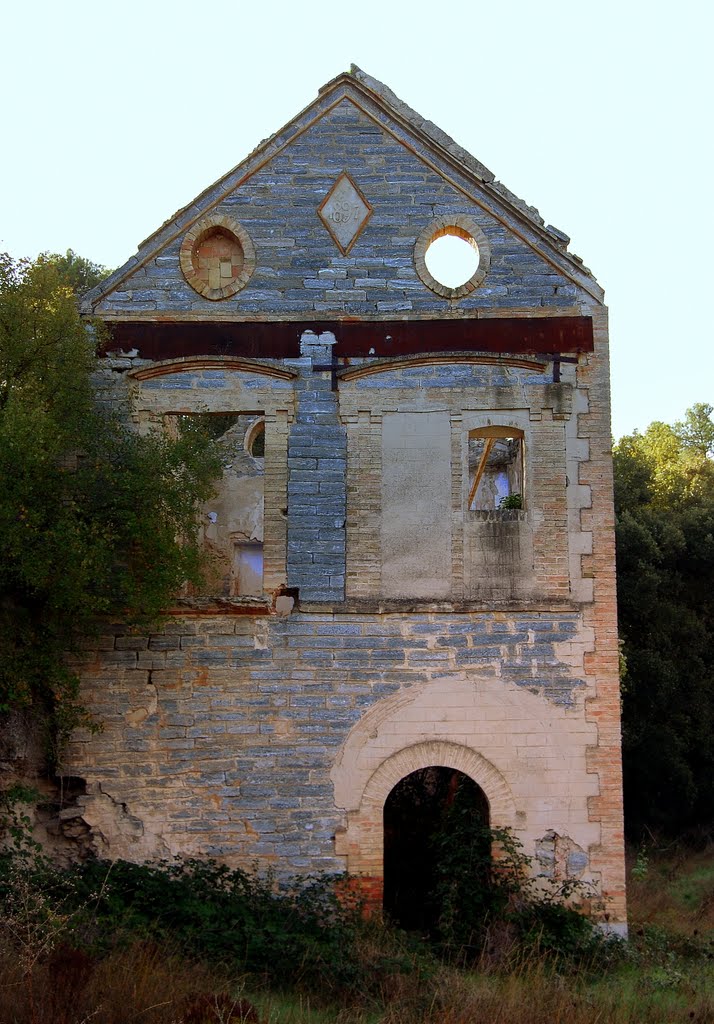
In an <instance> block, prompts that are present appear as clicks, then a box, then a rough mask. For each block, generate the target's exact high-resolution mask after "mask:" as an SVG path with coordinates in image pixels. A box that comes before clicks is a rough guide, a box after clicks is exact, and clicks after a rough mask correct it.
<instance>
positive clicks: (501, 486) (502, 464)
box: [466, 426, 525, 512]
mask: <svg viewBox="0 0 714 1024" xmlns="http://www.w3.org/2000/svg"><path fill="white" fill-rule="evenodd" d="M523 447H524V446H523V431H522V430H519V429H518V428H517V427H501V426H493V427H479V428H477V429H476V430H471V431H469V438H468V478H469V492H468V499H467V504H466V508H467V509H468V510H469V511H472V512H475V511H493V510H507V509H522V508H525V488H524V459H523V455H524V452H523Z"/></svg>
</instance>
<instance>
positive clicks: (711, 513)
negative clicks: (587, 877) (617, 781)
mask: <svg viewBox="0 0 714 1024" xmlns="http://www.w3.org/2000/svg"><path fill="white" fill-rule="evenodd" d="M712 411H713V410H712V406H711V405H706V404H702V403H700V404H698V405H695V406H694V407H693V408H692V409H690V410H689V411H688V412H687V414H686V416H685V419H684V420H683V421H682V422H678V423H675V424H674V425H673V426H669V425H667V424H665V423H659V422H657V423H652V424H651V425H650V426H649V427H648V429H647V430H646V431H645V432H644V433H642V434H639V433H634V434H632V435H630V436H628V437H624V438H622V440H621V441H620V442H619V443H618V444H617V445H616V447H615V452H614V456H615V506H616V516H617V558H618V564H617V574H618V602H619V615H620V636H621V638H622V640H623V653H624V663H625V666H626V669H625V676H624V680H623V684H624V686H623V688H624V695H623V756H624V776H625V818H626V822H627V825H628V829H629V831H630V832H631V833H632V834H636V833H638V832H639V831H641V830H642V828H643V827H645V826H648V827H650V828H652V827H654V828H656V829H658V830H662V831H666V832H677V831H681V830H683V829H687V828H692V827H695V826H699V827H701V826H704V827H708V828H711V825H712V823H713V821H714V813H713V812H714V585H713V584H714V459H713V456H714V423H713V422H712V419H711V416H712Z"/></svg>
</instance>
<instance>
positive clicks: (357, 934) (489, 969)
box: [0, 849, 714, 1024]
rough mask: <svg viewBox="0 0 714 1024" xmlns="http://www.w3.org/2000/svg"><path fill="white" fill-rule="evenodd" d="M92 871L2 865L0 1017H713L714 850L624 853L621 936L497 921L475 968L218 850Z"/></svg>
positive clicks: (114, 1021)
mask: <svg viewBox="0 0 714 1024" xmlns="http://www.w3.org/2000/svg"><path fill="white" fill-rule="evenodd" d="M101 871H104V872H105V874H104V875H102V874H101ZM101 871H100V869H99V867H98V866H96V865H94V866H93V867H92V868H91V869H89V870H88V872H87V874H86V875H85V876H73V878H72V880H71V882H68V880H67V878H66V877H65V878H64V879H61V878H60V879H58V878H57V876H55V877H54V880H53V881H52V882H51V883H49V884H48V883H47V880H46V879H45V882H44V883H42V884H39V882H38V877H39V876H36V875H35V876H33V874H32V872H31V871H28V870H19V869H16V871H15V875H14V877H13V878H12V880H11V882H12V884H11V885H8V884H7V883H8V881H9V880H10V879H9V877H8V876H6V879H5V887H4V890H3V891H2V892H0V897H2V900H3V904H4V915H3V916H0V1024H50V1022H51V1024H85V1022H90V1021H93V1022H96V1024H125V1022H127V1024H128V1022H133V1021H137V1022H140V1024H238V1022H248V1021H250V1022H251V1024H256V1022H261V1024H479V1022H481V1021H483V1022H489V1024H604V1022H608V1024H685V1022H692V1021H693V1022H695V1024H712V1022H714V927H713V921H712V913H713V911H712V907H713V905H714V895H713V894H714V853H713V852H712V850H711V849H710V850H709V851H708V852H698V853H687V852H685V851H680V850H673V851H669V852H667V853H666V854H665V855H659V856H656V855H654V854H651V855H650V856H649V859H647V858H645V857H644V856H643V855H640V856H639V857H637V858H634V859H633V865H632V871H631V876H632V877H631V883H630V898H631V902H630V920H631V933H632V941H631V942H630V943H628V944H621V943H615V944H613V945H611V946H603V945H597V944H595V945H593V946H592V947H591V948H590V949H589V950H586V949H584V948H582V947H581V948H580V949H579V952H578V955H577V956H575V955H573V956H566V955H554V953H553V949H552V943H553V936H552V934H550V933H549V934H548V935H546V934H545V932H543V935H542V936H541V937H540V938H539V935H538V934H537V929H535V928H531V931H530V932H529V934H528V936H527V941H526V939H525V938H524V936H523V934H521V935H516V934H515V933H514V931H513V928H512V927H511V926H510V925H509V924H508V922H506V923H505V924H504V922H494V924H493V925H492V926H491V928H490V929H489V931H488V934H487V935H486V941H485V942H484V944H483V951H482V953H481V955H480V958H479V959H478V961H477V963H476V965H475V966H474V967H471V968H469V969H468V970H460V969H458V968H456V967H454V966H451V965H449V963H448V962H444V959H443V956H442V957H438V956H437V955H436V954H435V952H434V950H433V949H430V948H429V946H428V945H427V943H426V942H425V941H423V940H417V939H413V938H411V937H409V936H405V935H404V933H402V932H399V931H397V930H390V929H388V928H384V927H381V926H375V925H364V924H363V923H362V922H361V920H360V918H359V914H358V913H357V911H356V908H354V907H349V906H344V905H343V904H341V903H340V902H339V901H335V900H334V899H333V890H332V889H331V888H330V886H329V885H325V884H323V883H322V882H319V883H318V882H315V883H310V884H309V885H308V886H307V887H306V886H305V885H301V886H296V887H294V889H293V890H292V891H288V892H283V893H282V895H277V894H276V892H275V889H274V888H271V886H270V885H266V884H264V883H262V882H260V881H259V880H256V879H254V878H251V877H250V876H244V875H241V874H231V873H230V872H227V871H226V870H224V869H220V868H217V867H216V866H215V865H214V866H211V865H195V866H194V868H193V869H192V870H189V871H186V870H185V869H184V868H179V867H175V868H171V869H169V868H168V867H164V868H138V867H137V866H135V865H115V866H114V867H112V868H111V870H110V871H109V873H108V875H107V874H106V869H101ZM0 890H2V884H1V879H0ZM543 938H547V940H548V941H547V942H543V941H541V939H543Z"/></svg>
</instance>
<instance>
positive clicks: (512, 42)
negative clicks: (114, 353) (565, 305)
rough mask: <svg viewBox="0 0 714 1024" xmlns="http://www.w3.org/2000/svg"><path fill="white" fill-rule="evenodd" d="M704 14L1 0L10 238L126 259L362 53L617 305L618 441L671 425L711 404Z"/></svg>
mask: <svg viewBox="0 0 714 1024" xmlns="http://www.w3.org/2000/svg"><path fill="white" fill-rule="evenodd" d="M712 10H713V8H712V6H711V4H710V3H705V2H695V0H681V2H679V3H677V4H672V3H671V2H667V3H665V2H661V0H649V2H644V0H629V2H628V0H620V2H613V0H600V2H598V3H596V4H595V3H592V4H589V3H588V4H586V3H578V2H577V0H570V2H561V0H540V2H538V3H536V2H527V0H510V2H508V3H501V4H497V3H494V2H493V0H489V2H488V3H485V2H483V0H440V2H439V3H432V4H419V3H417V2H416V0H411V2H402V0H392V2H389V0H381V2H375V0H355V2H353V3H350V2H348V0H341V2H339V3H337V2H332V3H329V2H323V0H315V2H310V0H303V2H300V3H298V2H283V0H272V2H271V0H265V2H264V3H262V4H260V3H256V2H255V0H251V2H246V0H222V2H218V3H215V2H214V3H208V2H205V3H201V2H200V0H194V2H192V3H188V2H184V0H143V2H138V0H124V2H122V3H117V2H113V0H109V2H107V0H105V2H104V3H101V2H97V0H94V2H84V0H75V2H72V0H66V2H65V3H63V4H58V3H56V2H55V0H52V2H50V0H35V2H33V3H31V4H29V3H28V4H26V5H22V6H21V5H20V4H13V5H12V9H8V6H7V5H5V6H4V8H3V13H2V14H0V66H2V70H3V84H4V87H5V97H4V104H3V111H2V114H1V115H0V139H1V140H2V150H3V159H2V163H1V165H0V249H6V250H8V251H10V252H11V253H12V254H13V255H16V256H20V255H27V256H34V255H36V254H37V253H38V252H39V251H41V250H50V251H64V250H65V249H67V248H70V247H71V248H73V249H74V250H75V251H76V252H78V253H80V254H81V255H83V256H86V257H88V258H89V259H92V260H95V261H96V262H99V263H104V264H106V265H108V266H112V267H114V266H118V265H119V264H121V263H123V262H124V261H125V260H126V259H128V257H129V256H130V255H132V253H134V252H135V251H136V247H137V245H138V243H139V242H140V241H141V240H142V239H143V238H145V237H146V236H147V235H148V234H150V233H151V232H152V231H154V230H155V228H157V227H158V226H159V224H160V223H161V222H162V221H163V220H165V219H166V218H167V217H169V216H170V215H171V214H172V213H173V212H174V211H175V210H176V209H178V208H179V207H181V206H183V205H184V204H185V203H187V202H189V201H190V200H191V199H192V198H193V197H194V196H195V195H196V194H197V193H198V192H200V191H202V190H203V189H204V188H205V187H206V186H207V185H208V184H210V183H211V182H212V181H214V180H215V179H216V178H218V177H220V176H221V175H222V174H223V173H224V172H225V171H227V170H229V169H230V168H231V167H232V166H234V165H235V164H236V163H238V162H239V161H240V160H241V159H242V158H243V157H244V156H246V155H247V153H248V152H249V151H250V150H251V149H252V148H253V147H254V146H255V145H256V144H257V143H258V142H259V141H260V140H261V139H263V138H265V137H266V136H268V135H271V134H272V133H273V132H274V131H276V130H277V129H278V128H280V127H281V126H282V125H283V124H284V123H285V122H286V121H288V120H289V119H290V118H291V117H292V116H293V115H294V114H295V113H297V111H298V110H300V109H301V108H302V107H303V106H305V105H306V104H307V103H309V102H310V101H311V100H312V99H313V98H314V97H315V95H316V94H317V90H318V89H319V87H320V86H321V85H323V84H324V83H325V82H326V81H328V80H329V79H331V78H333V77H334V76H335V75H337V74H339V73H340V72H341V71H344V70H346V69H347V68H348V67H349V65H350V63H352V62H354V63H356V64H359V65H360V67H362V68H363V69H364V70H365V71H367V72H368V73H369V74H371V75H373V76H375V77H376V78H379V79H381V80H382V81H384V82H386V83H387V84H388V85H389V86H390V88H392V89H393V90H394V92H396V93H397V95H398V96H400V97H401V98H402V99H403V100H404V101H405V102H406V103H408V104H409V105H410V106H412V107H414V108H415V109H416V110H418V111H419V112H420V113H421V114H423V115H424V116H426V117H429V118H430V119H431V120H433V121H435V122H436V123H437V124H438V125H439V126H440V127H441V128H443V129H444V130H445V131H446V132H448V133H449V134H450V135H452V136H453V137H454V138H455V139H456V141H457V142H458V143H459V144H461V145H462V146H464V148H466V149H467V150H469V151H470V152H471V153H473V154H474V156H476V157H477V158H478V159H479V160H481V161H482V162H483V163H484V164H486V166H487V167H489V168H490V169H491V170H492V171H493V172H494V173H495V174H496V176H497V177H498V178H499V179H500V180H501V181H503V182H504V183H505V184H506V185H507V186H508V187H509V188H510V189H511V190H512V191H514V192H515V193H516V194H517V195H519V196H521V198H523V199H525V200H526V201H527V202H528V203H530V204H532V205H533V206H536V207H537V208H538V209H539V210H540V212H541V215H542V216H543V217H544V218H545V221H546V223H548V224H554V225H555V226H556V227H558V228H561V229H562V230H563V231H565V232H567V234H569V235H570V236H571V238H572V242H571V246H570V248H571V250H572V251H574V252H576V253H578V254H579V255H580V256H582V257H583V259H584V261H585V263H586V265H587V266H589V267H590V268H591V269H592V270H593V272H594V273H595V275H596V276H597V278H598V280H599V281H600V283H601V284H602V285H603V287H604V288H605V290H606V296H607V302H608V305H609V307H610V317H611V342H612V365H613V431H614V433H615V436H621V435H622V434H623V433H626V432H629V431H631V430H632V429H634V428H635V427H637V428H641V429H642V428H644V427H646V426H647V424H648V423H649V422H650V421H651V420H653V419H663V420H666V421H673V420H675V419H677V418H679V417H681V416H682V415H683V413H684V411H685V409H686V408H687V407H688V406H689V405H691V404H692V403H693V402H696V401H711V402H712V404H714V389H713V387H712V382H713V380H714V350H713V344H712V343H713V341H714V339H713V338H712V327H711V317H710V315H708V314H709V309H710V307H711V300H712V296H713V289H712V285H711V255H710V253H711V247H712V241H713V240H714V216H713V214H712V205H711V200H710V194H709V193H710V188H709V186H710V177H711V170H710V149H711V142H710V138H711V134H712V99H713V98H714V97H713V95H712V94H713V90H712V77H711V44H712V30H713V29H714V15H713V14H712ZM200 12H205V13H204V14H201V13H200Z"/></svg>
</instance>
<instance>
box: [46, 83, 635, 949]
mask: <svg viewBox="0 0 714 1024" xmlns="http://www.w3.org/2000/svg"><path fill="white" fill-rule="evenodd" d="M443 234H453V235H456V236H457V237H460V238H464V239H465V240H466V241H467V242H468V243H469V244H471V245H472V246H473V247H474V248H475V249H476V250H477V251H478V269H477V271H476V272H475V274H474V275H473V277H472V278H470V279H469V280H468V281H467V282H465V283H464V284H462V285H458V286H455V287H452V286H450V285H448V284H446V285H445V284H443V283H440V282H439V281H438V280H437V279H435V278H434V277H433V275H432V274H431V272H430V271H429V270H428V269H427V266H426V263H425V253H427V251H428V247H429V244H430V239H434V238H436V237H438V236H440V235H443ZM567 241H568V240H567V237H566V236H564V235H563V234H562V233H561V232H559V231H557V230H556V229H555V228H551V227H546V226H544V224H543V222H542V221H541V219H540V218H539V216H538V214H537V212H536V211H535V210H533V209H532V208H530V207H527V206H526V205H525V204H523V203H522V202H521V201H519V200H517V199H516V197H515V196H513V195H512V194H511V193H510V192H508V190H507V189H505V188H504V187H503V186H502V185H500V183H498V182H497V181H495V179H494V177H493V175H492V174H491V173H490V172H489V171H488V170H487V169H486V168H485V167H483V165H481V164H479V163H478V162H477V161H476V160H474V159H473V158H472V157H470V156H469V155H468V154H466V153H465V152H464V151H463V150H461V149H460V148H459V147H458V146H457V145H456V144H455V143H454V142H453V141H452V140H451V139H449V138H448V137H447V136H445V135H444V134H443V133H441V132H440V131H439V130H438V129H437V128H436V127H435V126H434V125H431V124H429V123H428V122H424V121H423V119H421V118H420V117H419V116H418V115H417V114H415V113H414V111H411V110H410V109H409V108H408V107H406V106H405V105H404V104H403V103H401V101H399V100H398V99H397V98H396V97H395V96H393V94H391V93H390V92H389V90H387V89H386V88H385V87H384V86H382V85H381V84H380V83H378V82H376V81H374V80H373V79H370V78H369V77H368V76H366V75H365V74H364V73H362V72H361V71H359V69H356V68H353V69H352V71H351V72H350V73H349V74H345V75H341V76H339V77H338V78H336V79H335V80H334V81H333V82H331V83H328V85H326V86H325V87H324V88H323V89H322V90H321V91H320V94H319V96H318V98H317V100H316V101H315V102H314V103H313V104H311V105H310V106H309V107H308V108H307V109H306V110H304V111H303V112H302V113H301V114H299V115H298V116H297V117H296V118H295V120H294V121H292V122H291V123H290V124H289V125H287V126H286V127H285V128H284V129H282V130H281V131H280V132H279V133H277V134H276V135H275V136H273V137H272V138H270V139H269V140H268V141H267V142H265V143H263V144H262V145H261V146H260V147H258V149H257V150H256V151H255V152H254V153H252V154H251V155H250V156H249V157H248V159H247V160H246V161H244V162H243V163H242V164H240V165H239V166H238V167H236V168H235V169H234V170H233V171H231V172H230V173H229V174H228V175H226V176H225V177H224V178H223V179H221V180H220V181H219V182H217V183H216V184H215V185H213V186H211V187H210V188H209V189H207V190H206V191H205V192H204V193H203V194H202V195H201V196H199V197H198V198H197V199H196V200H195V201H194V202H193V203H191V204H190V205H189V206H187V207H185V208H184V209H183V210H181V211H179V212H178V213H177V214H176V216H175V217H174V218H173V219H172V220H171V221H169V222H167V223H166V224H165V225H164V226H163V227H162V228H161V229H160V230H159V231H158V232H157V233H156V234H155V235H153V236H152V237H151V238H149V239H147V240H146V241H145V242H144V243H143V244H142V246H141V247H140V249H139V251H138V253H137V255H136V256H135V257H133V258H132V259H131V260H129V262H128V263H127V264H126V265H125V266H124V267H122V268H121V269H120V270H118V271H117V272H116V273H115V274H113V275H112V277H111V278H109V279H108V281H106V282H105V283H104V284H103V285H101V286H100V287H99V288H98V289H96V290H95V292H94V293H90V295H89V297H88V298H87V300H86V312H87V314H89V315H93V316H95V317H98V318H100V319H102V320H103V321H104V322H105V323H106V324H107V325H108V326H109V328H110V330H111V331H112V334H113V339H114V340H113V342H112V343H111V344H110V345H108V346H107V353H106V355H105V358H104V360H103V362H102V368H101V370H100V374H99V379H98V389H99V393H100V395H101V397H102V400H103V401H106V402H109V403H114V404H116V405H117V406H118V407H121V408H124V409H126V410H127V411H128V414H129V415H130V416H131V417H132V418H133V420H134V422H135V423H136V426H137V429H139V430H152V429H171V424H172V422H174V420H175V418H176V417H178V416H187V415H213V416H217V415H219V414H220V415H222V416H224V417H226V419H225V423H226V430H225V433H224V434H223V438H222V442H221V443H222V444H223V445H224V446H225V450H226V460H225V467H226V469H225V473H224V477H223V480H222V481H220V482H219V483H218V485H217V495H216V498H215V499H214V500H213V501H211V502H209V503H208V504H207V506H206V508H205V510H204V516H203V521H202V524H201V529H202V530H203V536H204V538H205V541H206V544H207V545H209V547H210V548H211V551H212V554H214V555H215V564H216V566H217V568H216V572H215V574H214V575H213V576H212V578H211V588H212V589H210V588H209V592H207V593H206V594H203V595H184V596H183V598H182V599H180V600H179V599H178V598H177V605H176V608H175V609H174V614H173V617H172V618H171V620H170V621H169V622H168V624H167V625H166V626H165V628H163V629H162V631H160V632H157V633H153V634H151V635H147V636H139V635H135V634H133V633H130V632H127V631H126V630H122V629H121V628H120V627H117V628H116V629H114V630H113V631H111V632H109V633H108V634H107V636H106V637H104V638H103V639H102V640H101V641H100V642H99V643H98V644H97V646H96V649H95V650H93V651H92V652H91V655H90V657H89V658H88V661H87V663H86V665H85V666H84V669H83V678H84V697H85V700H86V702H87V704H88V705H89V707H90V708H91V709H92V711H94V712H95V713H96V715H97V716H98V717H99V718H100V719H101V720H102V722H103V723H104V731H103V733H101V734H100V735H96V736H93V735H89V734H77V735H76V736H75V737H74V740H73V742H72V745H71V747H70V750H69V751H68V755H67V758H66V764H65V772H66V774H67V776H68V777H71V778H73V779H75V780H76V779H81V780H83V782H82V786H81V787H80V788H82V789H83V792H80V794H79V796H78V797H77V800H76V804H75V805H74V807H73V808H72V810H71V812H70V813H69V814H68V821H71V822H72V823H73V824H72V827H73V828H74V829H75V831H74V832H73V835H77V834H78V833H77V820H78V819H79V820H81V823H82V827H83V828H84V831H83V832H82V834H81V838H82V842H83V843H84V845H85V847H86V849H88V850H93V851H96V852H98V853H101V854H102V855H105V856H110V857H125V858H129V859H137V860H138V859H146V858H151V857H165V856H171V855H175V854H189V855H193V856H214V857H218V858H220V859H222V860H225V861H226V862H227V863H230V864H233V865H243V866H246V865H250V864H252V863H254V862H255V861H258V862H259V863H261V864H270V865H272V866H274V867H275V868H276V869H277V870H278V871H280V872H295V871H308V870H309V871H314V870H323V869H324V870H329V871H334V870H338V871H339V870H344V869H347V870H349V871H350V872H352V873H354V874H355V875H357V876H359V878H360V879H361V880H362V882H363V884H364V887H365V891H369V892H370V893H372V894H374V893H378V892H379V880H380V878H381V876H382V854H383V825H382V812H383V807H384V802H385V800H386V798H387V796H388V794H389V793H390V791H391V789H392V788H393V787H394V786H395V785H396V783H397V782H399V781H400V779H402V778H403V777H404V776H405V775H407V774H409V773H410V772H412V771H414V770H416V769H419V768H423V767H427V766H430V765H443V766H446V767H450V768H456V769H459V770H461V771H463V772H464V773H466V774H467V775H469V776H470V777H471V778H472V779H473V780H474V781H475V782H476V783H477V784H478V785H479V786H480V787H481V788H482V790H483V792H484V794H485V796H486V798H487V800H488V803H489V808H490V818H491V823H492V824H493V825H495V826H507V827H509V828H512V829H513V830H514V831H515V832H516V834H517V835H518V836H519V838H520V839H521V840H522V841H523V843H524V845H525V849H526V852H527V853H529V854H531V855H532V856H533V857H536V858H537V859H538V860H537V863H540V864H541V865H542V866H545V869H546V873H548V872H550V873H551V874H554V873H555V874H557V873H558V872H561V873H562V874H563V875H564V876H568V877H580V878H583V879H585V880H587V881H591V882H593V883H595V884H596V885H597V886H598V887H599V888H600V889H601V890H602V892H603V894H604V895H605V897H606V898H607V900H608V901H609V902H608V916H609V919H610V922H611V923H612V925H613V927H617V928H620V929H621V928H623V927H624V921H625V904H624V862H623V836H622V803H621V790H620V747H619V689H618V659H617V636H616V616H615V574H614V542H613V507H612V493H611V488H612V482H611V461H610V452H609V448H610V427H609V392H608V340H607V316H606V310H605V307H604V305H603V294H602V291H601V289H600V287H599V286H598V284H597V283H596V282H595V280H594V279H593V277H592V275H591V274H590V272H589V271H588V270H587V269H586V268H585V267H583V265H582V261H580V260H579V258H578V257H576V256H574V255H572V254H571V253H569V252H568V251H567ZM221 422H223V421H221ZM258 433H260V434H261V435H264V449H263V446H262V443H261V445H260V447H258V446H256V442H255V438H256V437H257V435H258ZM504 498H507V499H509V500H508V501H505V502H504V501H503V499H504Z"/></svg>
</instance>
